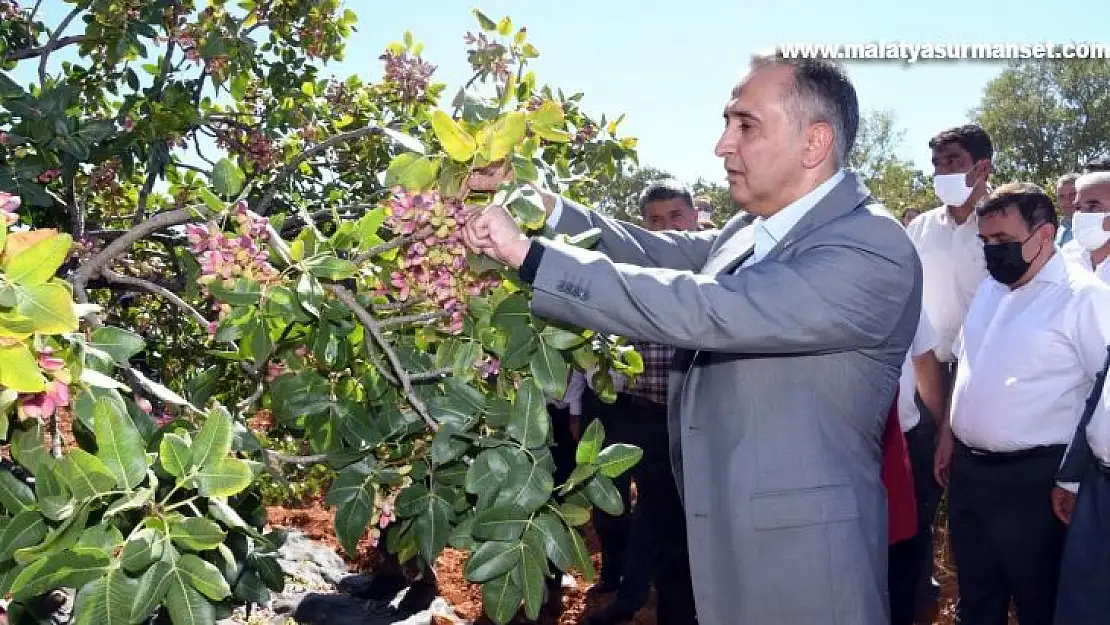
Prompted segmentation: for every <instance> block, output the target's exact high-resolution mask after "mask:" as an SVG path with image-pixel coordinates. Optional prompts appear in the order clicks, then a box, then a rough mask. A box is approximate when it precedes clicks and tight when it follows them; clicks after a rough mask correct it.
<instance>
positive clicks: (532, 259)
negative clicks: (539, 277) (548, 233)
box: [520, 239, 544, 284]
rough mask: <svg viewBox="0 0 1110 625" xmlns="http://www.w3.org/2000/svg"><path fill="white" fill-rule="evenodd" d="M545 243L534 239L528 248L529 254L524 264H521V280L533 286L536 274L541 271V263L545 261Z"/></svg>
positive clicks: (525, 257)
mask: <svg viewBox="0 0 1110 625" xmlns="http://www.w3.org/2000/svg"><path fill="white" fill-rule="evenodd" d="M543 250H544V247H543V243H540V242H539V240H538V239H532V244H531V245H530V246H528V253H527V254H526V255H525V256H524V262H523V263H521V264H520V279H521V280H523V281H524V282H526V283H528V284H532V282H534V281H535V280H536V273H537V272H538V271H539V270H540V262H541V261H542V260H543Z"/></svg>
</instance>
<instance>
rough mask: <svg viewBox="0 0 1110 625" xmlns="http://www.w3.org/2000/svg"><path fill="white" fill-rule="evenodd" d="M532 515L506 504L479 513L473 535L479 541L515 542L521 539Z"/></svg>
mask: <svg viewBox="0 0 1110 625" xmlns="http://www.w3.org/2000/svg"><path fill="white" fill-rule="evenodd" d="M531 517H532V515H531V514H530V513H528V512H525V511H524V509H523V508H521V507H519V506H516V505H513V504H506V505H501V506H497V507H494V508H490V509H488V510H485V511H482V512H479V513H478V515H477V516H476V517H474V529H473V530H472V533H473V535H474V537H475V538H477V539H478V540H502V541H513V540H516V539H518V538H520V536H521V534H523V533H524V528H525V527H527V526H528V522H529V519H531Z"/></svg>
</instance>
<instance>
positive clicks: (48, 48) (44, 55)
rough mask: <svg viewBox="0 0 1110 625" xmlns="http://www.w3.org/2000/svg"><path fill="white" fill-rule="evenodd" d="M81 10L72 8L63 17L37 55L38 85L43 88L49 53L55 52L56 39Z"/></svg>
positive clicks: (57, 40) (44, 86)
mask: <svg viewBox="0 0 1110 625" xmlns="http://www.w3.org/2000/svg"><path fill="white" fill-rule="evenodd" d="M81 10H82V9H81V7H80V6H77V7H74V8H73V10H72V11H70V12H69V14H67V15H66V16H65V19H63V20H62V23H61V24H58V27H57V28H56V29H54V32H53V34H51V35H50V40H49V41H47V42H46V45H45V46H43V47H42V49H41V52H39V54H41V56H40V57H39V84H41V85H42V86H43V88H46V61H47V59H49V58H50V53H51V52H53V51H54V50H56V49H57V48H58V46H59V45H60V44H61V40H60V39H58V37H60V36H61V34H62V32H63V31H65V29H66V28H68V27H69V23H70V22H72V21H73V18H75V17H77V16H78V15H80V13H81ZM25 58H26V57H25Z"/></svg>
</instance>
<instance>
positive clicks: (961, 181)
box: [933, 172, 973, 206]
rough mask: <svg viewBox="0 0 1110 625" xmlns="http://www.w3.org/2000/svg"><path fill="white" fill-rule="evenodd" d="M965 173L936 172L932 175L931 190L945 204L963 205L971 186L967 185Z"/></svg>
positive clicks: (969, 194)
mask: <svg viewBox="0 0 1110 625" xmlns="http://www.w3.org/2000/svg"><path fill="white" fill-rule="evenodd" d="M966 180H967V173H966V172H965V173H962V174H937V175H936V176H933V190H934V191H935V192H936V194H937V197H939V198H940V201H941V202H944V205H945V206H963V205H964V202H966V201H967V198H969V197H971V192H972V190H973V188H972V187H969V186H967V183H966V182H965V181H966Z"/></svg>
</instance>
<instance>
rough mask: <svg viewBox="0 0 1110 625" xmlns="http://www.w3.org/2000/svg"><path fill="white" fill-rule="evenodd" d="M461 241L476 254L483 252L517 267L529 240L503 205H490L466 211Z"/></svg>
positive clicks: (525, 253) (526, 253)
mask: <svg viewBox="0 0 1110 625" xmlns="http://www.w3.org/2000/svg"><path fill="white" fill-rule="evenodd" d="M463 241H465V242H466V245H467V247H469V248H470V251H472V252H474V253H475V254H485V255H486V256H489V257H491V258H493V259H495V260H498V261H500V262H502V263H504V264H506V265H508V266H509V267H512V268H513V269H519V268H520V266H521V264H523V263H524V257H525V256H527V255H528V248H529V247H531V245H532V241H531V239H529V238H528V237H527V236H526V235H525V234H524V233H523V232H522V231H521V230H520V226H518V225H517V223H516V221H515V220H514V219H513V217H512V215H510V214H509V213H508V211H506V210H505V209H504V208H503V207H501V206H497V205H492V206H486V207H484V208H479V209H476V210H473V211H471V212H469V213H468V214H467V216H466V226H465V227H464V228H463Z"/></svg>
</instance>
